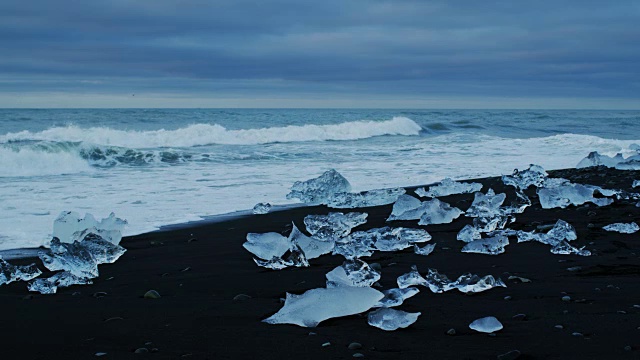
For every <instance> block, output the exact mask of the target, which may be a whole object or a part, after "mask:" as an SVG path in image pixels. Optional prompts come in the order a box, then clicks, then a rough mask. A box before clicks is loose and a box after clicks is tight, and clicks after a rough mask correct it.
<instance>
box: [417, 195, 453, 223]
mask: <svg viewBox="0 0 640 360" xmlns="http://www.w3.org/2000/svg"><path fill="white" fill-rule="evenodd" d="M422 206H423V207H424V213H423V214H422V216H420V221H419V222H418V225H430V224H448V223H450V222H452V221H453V220H454V219H457V218H458V217H460V215H462V214H464V212H463V211H462V210H460V209H458V208H456V207H452V206H451V205H449V204H447V203H446V202H442V201H440V200H438V199H432V200H429V201H425V202H423V203H422Z"/></svg>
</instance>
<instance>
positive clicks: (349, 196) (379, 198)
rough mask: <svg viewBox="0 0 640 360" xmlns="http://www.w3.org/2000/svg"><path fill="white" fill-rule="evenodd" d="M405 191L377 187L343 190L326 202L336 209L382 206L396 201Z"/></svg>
mask: <svg viewBox="0 0 640 360" xmlns="http://www.w3.org/2000/svg"><path fill="white" fill-rule="evenodd" d="M405 192H406V190H405V189H403V188H395V189H376V190H368V191H363V192H359V193H347V192H341V193H336V194H334V195H333V196H332V197H331V198H329V199H328V200H327V202H326V204H327V206H329V207H332V208H336V209H353V208H362V207H370V206H381V205H387V204H391V203H394V202H395V201H396V200H398V198H399V197H400V196H401V195H403V194H404V193H405Z"/></svg>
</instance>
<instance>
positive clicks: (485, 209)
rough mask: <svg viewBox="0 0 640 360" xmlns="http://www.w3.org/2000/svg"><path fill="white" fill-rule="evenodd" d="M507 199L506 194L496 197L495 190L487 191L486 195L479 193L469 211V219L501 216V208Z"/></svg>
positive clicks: (467, 213)
mask: <svg viewBox="0 0 640 360" xmlns="http://www.w3.org/2000/svg"><path fill="white" fill-rule="evenodd" d="M506 198H507V195H506V194H504V193H501V194H498V195H496V193H495V192H494V191H493V189H489V190H487V193H486V194H483V193H481V192H477V193H475V195H474V199H473V203H472V204H471V206H470V207H469V209H467V212H466V215H467V216H468V217H493V216H496V215H500V206H501V205H502V203H503V202H504V200H505V199H506Z"/></svg>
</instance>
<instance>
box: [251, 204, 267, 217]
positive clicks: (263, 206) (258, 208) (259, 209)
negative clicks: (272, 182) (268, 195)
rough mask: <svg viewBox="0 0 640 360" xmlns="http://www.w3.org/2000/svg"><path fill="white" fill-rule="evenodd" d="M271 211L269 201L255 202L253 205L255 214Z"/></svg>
mask: <svg viewBox="0 0 640 360" xmlns="http://www.w3.org/2000/svg"><path fill="white" fill-rule="evenodd" d="M269 211H271V204H269V203H257V204H256V206H254V207H253V213H254V214H256V215H262V214H266V213H268V212H269Z"/></svg>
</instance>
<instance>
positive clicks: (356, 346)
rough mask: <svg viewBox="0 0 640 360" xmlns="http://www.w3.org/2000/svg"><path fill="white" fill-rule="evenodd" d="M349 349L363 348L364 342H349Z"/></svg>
mask: <svg viewBox="0 0 640 360" xmlns="http://www.w3.org/2000/svg"><path fill="white" fill-rule="evenodd" d="M348 347H349V350H358V349H362V344H360V343H358V342H352V343H351V344H349V346H348Z"/></svg>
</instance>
